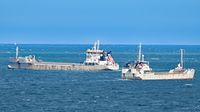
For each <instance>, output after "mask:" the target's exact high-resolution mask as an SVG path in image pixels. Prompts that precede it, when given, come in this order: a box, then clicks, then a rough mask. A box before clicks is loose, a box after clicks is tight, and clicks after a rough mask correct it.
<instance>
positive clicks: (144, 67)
mask: <svg viewBox="0 0 200 112" xmlns="http://www.w3.org/2000/svg"><path fill="white" fill-rule="evenodd" d="M141 49H142V46H141V44H140V45H139V53H138V60H137V61H135V62H129V63H127V64H126V65H125V66H124V67H123V68H122V79H133V80H182V79H193V77H194V74H195V70H194V69H185V68H184V66H183V65H184V64H183V49H181V63H179V64H178V66H177V67H176V68H175V69H171V70H169V71H168V72H153V70H152V68H150V66H149V62H148V61H144V55H142V50H141Z"/></svg>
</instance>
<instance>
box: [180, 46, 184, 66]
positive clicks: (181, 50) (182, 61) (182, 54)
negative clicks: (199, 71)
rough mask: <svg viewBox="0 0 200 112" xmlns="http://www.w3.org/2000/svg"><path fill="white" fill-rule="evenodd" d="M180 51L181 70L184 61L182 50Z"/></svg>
mask: <svg viewBox="0 0 200 112" xmlns="http://www.w3.org/2000/svg"><path fill="white" fill-rule="evenodd" d="M180 51H181V68H183V67H184V60H183V51H184V50H183V49H181V50H180Z"/></svg>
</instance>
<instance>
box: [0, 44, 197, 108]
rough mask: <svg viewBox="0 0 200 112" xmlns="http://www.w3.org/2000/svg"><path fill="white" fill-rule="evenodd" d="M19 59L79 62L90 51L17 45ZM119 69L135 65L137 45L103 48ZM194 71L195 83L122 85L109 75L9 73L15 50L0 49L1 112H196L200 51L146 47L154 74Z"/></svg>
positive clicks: (132, 82)
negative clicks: (180, 67) (179, 66)
mask: <svg viewBox="0 0 200 112" xmlns="http://www.w3.org/2000/svg"><path fill="white" fill-rule="evenodd" d="M19 47H20V56H25V55H29V54H34V55H36V56H37V57H38V58H39V59H41V60H43V61H57V62H82V61H83V60H84V58H85V54H84V52H85V50H86V49H88V48H90V47H91V45H19ZM101 48H102V49H105V50H108V51H112V53H113V57H114V59H115V60H116V62H118V63H119V64H120V66H122V65H124V64H125V63H126V62H128V61H131V60H135V59H136V58H137V57H136V54H137V49H138V47H137V46H136V45H103V46H101ZM181 48H182V49H185V59H184V60H185V66H186V67H187V68H188V67H189V68H195V69H196V74H195V77H194V79H193V80H173V81H139V80H122V79H121V73H120V71H118V72H112V71H101V72H83V71H33V70H8V69H7V64H8V59H9V57H13V56H15V46H14V45H7V44H1V45H0V111H1V112H98V111H99V112H104V111H106V112H149V111H152V112H155V111H157V112H172V111H173V112H191V111H192V112H198V111H200V86H199V85H200V76H199V68H200V46H167V45H144V46H143V52H144V54H145V59H146V60H148V61H150V65H151V67H152V68H153V69H154V70H155V71H165V70H169V69H170V68H173V67H175V66H176V64H177V63H178V62H179V60H180V59H179V57H180V55H179V49H181Z"/></svg>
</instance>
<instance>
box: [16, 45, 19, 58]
mask: <svg viewBox="0 0 200 112" xmlns="http://www.w3.org/2000/svg"><path fill="white" fill-rule="evenodd" d="M18 56H19V47H18V46H17V47H16V59H18Z"/></svg>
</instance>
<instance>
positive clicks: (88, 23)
mask: <svg viewBox="0 0 200 112" xmlns="http://www.w3.org/2000/svg"><path fill="white" fill-rule="evenodd" d="M95 40H100V41H101V42H102V43H103V44H137V43H140V42H142V43H144V44H189V45H193V44H197V45H200V0H1V1H0V43H19V44H90V43H93V42H94V41H95Z"/></svg>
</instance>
